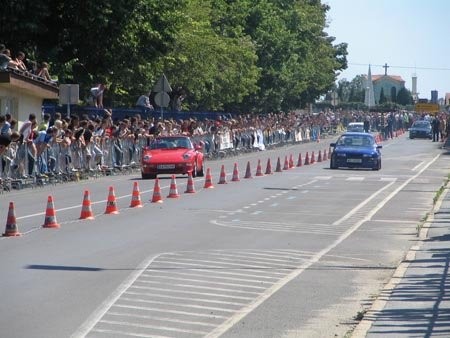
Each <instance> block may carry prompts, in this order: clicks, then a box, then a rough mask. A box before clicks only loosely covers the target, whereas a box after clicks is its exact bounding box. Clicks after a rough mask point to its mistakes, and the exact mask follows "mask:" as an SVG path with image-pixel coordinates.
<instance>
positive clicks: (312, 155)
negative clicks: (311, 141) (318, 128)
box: [310, 151, 316, 164]
mask: <svg viewBox="0 0 450 338" xmlns="http://www.w3.org/2000/svg"><path fill="white" fill-rule="evenodd" d="M315 162H316V158H315V156H314V151H312V152H311V161H310V164H314V163H315Z"/></svg>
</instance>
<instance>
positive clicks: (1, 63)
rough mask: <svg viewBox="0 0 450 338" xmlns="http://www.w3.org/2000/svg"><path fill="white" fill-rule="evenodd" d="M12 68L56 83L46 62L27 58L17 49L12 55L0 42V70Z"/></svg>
mask: <svg viewBox="0 0 450 338" xmlns="http://www.w3.org/2000/svg"><path fill="white" fill-rule="evenodd" d="M7 69H9V70H13V71H17V72H20V73H21V74H23V75H26V76H30V77H32V78H34V79H38V80H42V81H45V82H48V83H51V84H56V82H57V81H55V80H53V79H52V77H51V76H50V72H49V65H48V63H47V62H44V61H42V62H40V63H39V64H38V63H37V62H35V61H32V60H27V59H26V56H25V53H24V52H22V51H18V52H17V53H16V54H15V55H14V56H12V55H11V51H10V50H9V49H8V48H6V46H5V45H4V44H0V70H7Z"/></svg>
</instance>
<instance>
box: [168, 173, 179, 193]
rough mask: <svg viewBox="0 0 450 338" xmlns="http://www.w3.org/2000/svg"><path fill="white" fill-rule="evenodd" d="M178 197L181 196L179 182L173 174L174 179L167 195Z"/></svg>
mask: <svg viewBox="0 0 450 338" xmlns="http://www.w3.org/2000/svg"><path fill="white" fill-rule="evenodd" d="M178 197H180V194H179V193H178V189H177V182H176V180H175V175H172V181H171V182H170V190H169V195H167V198H178Z"/></svg>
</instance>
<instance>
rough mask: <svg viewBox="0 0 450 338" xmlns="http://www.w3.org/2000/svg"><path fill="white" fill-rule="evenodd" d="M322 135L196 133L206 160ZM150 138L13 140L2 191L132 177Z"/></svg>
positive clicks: (301, 130)
mask: <svg viewBox="0 0 450 338" xmlns="http://www.w3.org/2000/svg"><path fill="white" fill-rule="evenodd" d="M322 132H326V133H328V134H333V133H336V129H333V130H323V131H322V130H321V129H320V128H318V127H310V126H307V127H296V128H279V129H264V130H262V129H255V128H247V129H239V130H233V129H228V128H226V127H225V128H221V129H220V130H217V131H216V132H214V133H204V134H202V135H193V136H192V137H191V138H192V140H193V142H194V143H196V144H202V145H203V152H204V154H205V157H206V158H208V159H215V158H222V157H225V156H234V155H238V154H240V153H244V152H250V151H259V150H264V149H268V148H269V149H270V148H274V147H279V146H283V145H286V144H292V143H299V142H309V141H315V140H317V139H318V138H319V137H320V134H321V133H322ZM147 144H148V138H147V137H146V136H143V135H139V136H138V137H137V138H136V139H135V136H134V135H127V136H126V137H124V138H119V137H109V138H101V137H92V139H91V142H89V143H88V144H85V143H84V142H83V141H81V140H72V142H71V143H70V144H68V142H62V141H61V140H58V141H56V140H50V142H48V143H45V144H35V145H34V146H33V145H31V144H29V143H28V144H27V143H17V142H12V143H11V144H10V146H9V147H8V150H7V152H6V153H5V154H3V155H2V156H1V161H0V178H1V183H2V184H1V185H0V187H3V191H5V190H8V189H11V188H16V189H20V188H22V187H24V186H32V187H33V186H39V185H43V184H46V183H58V182H67V181H72V180H78V179H82V178H88V177H98V176H101V175H114V174H119V173H122V174H124V173H131V172H133V171H134V170H136V171H137V170H139V169H140V155H141V149H142V147H144V146H146V145H147Z"/></svg>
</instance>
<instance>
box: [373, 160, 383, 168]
mask: <svg viewBox="0 0 450 338" xmlns="http://www.w3.org/2000/svg"><path fill="white" fill-rule="evenodd" d="M380 169H381V160H379V161H378V164H377V166H376V167H375V168H373V169H372V170H376V171H378V170H380Z"/></svg>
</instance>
